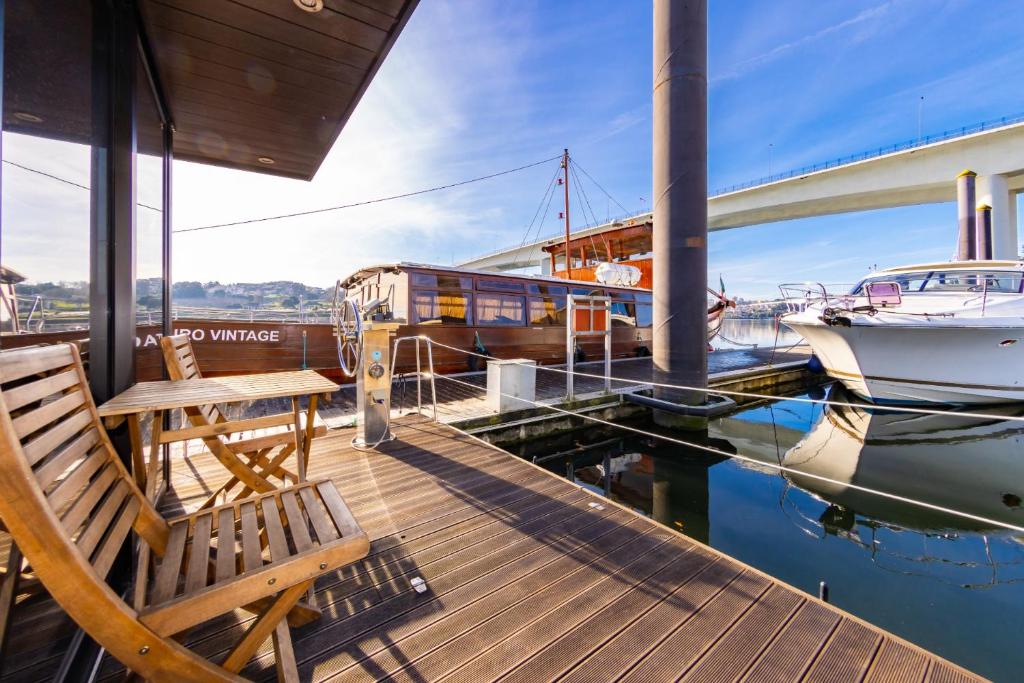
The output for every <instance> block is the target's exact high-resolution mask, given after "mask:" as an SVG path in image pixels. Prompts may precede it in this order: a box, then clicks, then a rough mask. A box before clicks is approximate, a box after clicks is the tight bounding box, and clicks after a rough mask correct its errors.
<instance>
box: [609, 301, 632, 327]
mask: <svg viewBox="0 0 1024 683" xmlns="http://www.w3.org/2000/svg"><path fill="white" fill-rule="evenodd" d="M617 325H618V326H621V325H628V326H629V327H636V304H632V303H625V302H621V301H613V302H612V326H613V327H614V326H617Z"/></svg>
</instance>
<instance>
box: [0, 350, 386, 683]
mask: <svg viewBox="0 0 1024 683" xmlns="http://www.w3.org/2000/svg"><path fill="white" fill-rule="evenodd" d="M0 518H2V519H3V522H4V525H5V526H6V527H7V529H8V530H9V532H10V534H11V536H12V537H13V540H14V541H15V542H16V543H17V545H18V547H19V548H20V549H21V551H22V552H23V553H24V555H25V557H26V558H27V560H28V562H29V564H30V565H31V567H32V569H33V571H34V572H35V575H36V576H37V577H38V579H39V581H40V582H41V583H42V585H43V586H44V587H45V588H46V590H47V591H49V593H50V594H51V595H52V596H53V597H54V599H55V600H56V601H57V602H58V603H59V604H60V605H61V607H62V608H63V609H64V610H65V611H67V613H68V614H69V615H70V616H71V618H72V619H74V620H75V621H76V622H77V623H78V624H79V626H81V627H82V629H83V630H84V631H85V632H86V633H88V634H89V635H90V636H91V637H92V638H93V639H95V640H96V641H97V642H98V643H100V645H102V646H103V647H104V648H106V650H107V651H108V652H110V653H111V655H113V656H114V657H115V658H117V659H118V660H119V661H121V662H122V663H123V664H125V665H126V666H127V667H129V668H130V669H131V670H132V671H134V672H136V673H138V674H140V675H142V676H143V677H145V678H147V679H152V680H176V681H178V680H189V681H210V680H223V681H228V680H231V681H237V680H241V679H240V678H239V677H238V676H237V673H238V672H239V671H240V670H241V669H242V667H243V666H244V665H245V664H246V662H247V661H248V660H249V659H250V658H251V657H252V655H253V654H254V653H255V652H256V650H257V649H258V648H259V646H260V645H261V644H262V643H263V642H264V641H265V640H266V639H267V638H268V637H272V638H273V641H274V650H275V654H276V656H277V670H278V677H279V678H280V679H281V680H295V679H296V677H297V673H296V667H295V657H294V653H293V652H292V646H291V637H290V632H289V628H288V619H287V617H288V616H289V614H290V613H292V611H293V608H295V606H296V604H297V603H298V601H299V599H300V598H301V597H302V595H303V594H304V593H306V591H307V590H308V589H309V588H310V587H311V586H312V583H313V581H314V580H315V579H316V578H317V577H318V576H321V575H323V574H325V573H327V572H331V571H333V570H336V569H338V568H340V567H342V566H344V565H346V564H349V563H351V562H353V561H355V560H358V559H360V558H362V557H364V556H365V555H366V554H367V552H368V551H369V541H368V539H367V537H366V534H365V533H363V531H362V530H361V529H360V528H359V525H358V524H357V523H356V521H355V520H354V519H353V517H352V515H351V513H350V512H349V510H348V508H347V506H346V505H345V502H344V500H343V499H342V497H341V495H340V494H339V493H338V492H337V490H336V489H335V487H334V485H333V484H332V483H331V482H329V481H326V480H324V481H311V482H307V483H302V484H299V485H297V486H292V487H288V488H281V489H277V490H274V491H271V492H269V493H264V494H260V495H256V496H252V497H250V498H247V499H243V500H236V501H234V502H232V503H229V504H227V505H221V506H217V507H213V508H210V509H205V510H201V511H199V512H196V513H193V514H190V515H185V516H181V517H177V518H173V519H164V518H163V517H162V516H161V515H160V514H159V513H158V512H157V510H156V509H155V508H154V507H153V505H152V504H151V503H150V501H149V500H148V499H147V498H146V496H145V495H144V494H143V492H142V491H141V490H140V489H139V488H138V486H137V485H136V483H135V481H134V480H133V478H132V477H131V476H130V475H129V473H128V471H127V470H126V469H125V467H124V465H123V464H122V462H121V460H120V458H119V457H118V455H117V453H116V452H115V450H114V447H113V445H112V444H111V442H110V439H109V438H108V436H107V433H106V431H105V430H104V429H103V426H102V424H101V422H100V418H99V415H98V413H97V411H96V406H95V404H94V402H93V400H92V396H91V394H90V393H89V389H88V386H87V384H86V379H85V373H84V371H83V369H82V364H81V361H80V359H79V356H78V352H77V350H76V349H75V348H74V346H72V345H70V344H66V345H57V346H52V347H44V348H32V349H16V350H11V351H2V352H0ZM132 531H134V532H135V533H136V534H137V536H138V541H139V548H138V555H137V557H138V564H137V574H136V577H135V583H134V589H133V592H132V595H133V598H132V602H131V604H129V603H128V602H127V601H126V600H125V599H123V598H122V597H121V596H119V595H118V594H117V593H115V592H114V591H113V590H112V589H111V588H110V587H109V586H108V585H107V583H106V581H105V577H106V576H107V574H108V572H109V571H110V570H111V568H112V567H113V565H114V562H115V559H116V558H117V556H118V554H119V552H120V549H121V548H122V546H123V545H124V543H125V542H126V541H127V540H128V539H129V534H130V533H131V532H132ZM264 536H265V539H266V540H265V542H264V541H263V540H262V539H263V537H264ZM237 608H243V609H246V610H249V611H252V612H255V613H257V614H258V617H257V618H256V619H255V620H253V623H252V624H251V626H250V627H249V628H248V630H247V631H246V632H245V633H244V635H243V636H242V637H241V639H240V640H239V641H238V643H236V644H235V646H234V648H233V649H232V650H231V652H230V653H229V654H228V656H227V657H226V658H225V659H224V661H222V662H220V663H214V662H211V661H209V660H207V659H204V658H203V657H201V656H199V655H198V654H196V653H194V652H193V651H191V650H189V649H187V648H185V647H184V646H183V645H182V644H181V643H180V642H179V641H180V640H182V639H183V634H184V633H185V632H186V631H187V630H189V629H190V628H192V627H193V626H196V625H198V624H200V623H202V622H205V621H208V620H210V619H212V618H214V617H217V616H220V615H223V614H227V613H229V612H232V611H233V610H235V609H237Z"/></svg>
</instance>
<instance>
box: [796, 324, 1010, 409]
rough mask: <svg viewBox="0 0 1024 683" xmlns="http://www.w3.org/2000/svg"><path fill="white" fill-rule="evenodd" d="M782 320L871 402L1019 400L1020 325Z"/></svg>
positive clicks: (826, 365)
mask: <svg viewBox="0 0 1024 683" xmlns="http://www.w3.org/2000/svg"><path fill="white" fill-rule="evenodd" d="M802 317H804V318H806V317H807V316H802ZM782 322H784V323H785V324H786V325H787V326H788V327H790V328H791V329H793V330H794V331H795V332H797V333H798V334H800V335H801V336H803V338H804V339H805V340H807V343H808V344H810V345H811V347H812V348H813V349H814V353H815V354H816V355H817V356H818V358H819V360H821V363H822V365H823V366H824V368H825V372H827V373H828V375H829V376H831V377H834V378H836V379H837V380H839V381H840V382H842V383H843V384H844V385H845V386H846V387H847V388H848V389H849V390H850V391H852V392H854V393H855V394H857V395H859V396H861V397H863V398H866V399H869V400H871V401H874V402H878V403H945V404H985V403H1005V402H1011V401H1024V338H1022V337H1024V328H1021V327H1020V326H1017V327H1010V326H982V325H964V326H956V325H930V326H923V325H922V326H911V325H871V324H866V325H858V324H856V322H855V323H854V324H853V325H851V326H849V327H845V326H842V325H826V324H825V323H822V322H820V321H818V320H814V321H813V322H812V321H809V320H806V319H804V320H799V319H798V320H787V319H786V317H783V319H782Z"/></svg>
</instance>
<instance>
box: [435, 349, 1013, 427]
mask: <svg viewBox="0 0 1024 683" xmlns="http://www.w3.org/2000/svg"><path fill="white" fill-rule="evenodd" d="M423 339H424V340H426V341H428V342H429V343H431V344H434V345H435V346H440V347H442V348H446V349H449V350H451V351H458V352H460V353H464V354H467V355H470V356H477V357H478V358H483V359H485V360H502V361H504V362H506V363H509V362H510V361H514V360H516V359H502V358H498V357H496V356H488V355H486V354H482V353H476V352H474V351H467V350H465V349H460V348H458V347H455V346H450V345H448V344H444V343H442V342H439V341H434V340H432V339H431V338H430V337H427V336H423ZM512 364H513V365H522V366H526V367H536V368H537V369H538V370H546V371H548V372H557V373H560V374H563V375H567V374H569V371H568V370H566V369H564V368H553V367H550V366H547V365H530V364H528V363H514V362H513V363H512ZM572 374H573V375H574V376H577V377H587V378H590V379H599V380H602V381H604V380H605V379H606V378H605V376H604V375H595V374H593V373H587V372H580V371H579V370H573V371H572ZM441 376H442V375H438V377H441ZM607 379H610V380H611V381H613V382H622V383H625V384H628V385H632V386H635V385H638V384H643V385H646V386H652V387H659V388H665V389H678V390H680V391H694V392H701V393H705V394H714V395H716V396H739V397H741V398H752V399H758V400H766V401H789V402H791V403H809V404H813V405H828V406H838V407H842V408H857V409H860V410H884V411H886V412H896V413H911V414H915V415H951V416H956V417H966V418H971V419H980V420H1004V421H1008V422H1024V415H993V414H992V413H975V412H967V411H960V410H939V409H936V408H915V407H911V406H896V405H892V406H890V405H884V406H882V405H874V404H870V403H856V402H853V401H832V400H829V399H825V398H804V397H802V396H773V395H771V394H758V393H755V392H751V391H734V390H730V389H716V388H713V387H692V386H686V385H684V384H666V383H664V382H655V381H651V380H644V379H635V378H634V379H630V378H622V377H609V378H607Z"/></svg>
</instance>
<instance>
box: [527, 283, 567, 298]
mask: <svg viewBox="0 0 1024 683" xmlns="http://www.w3.org/2000/svg"><path fill="white" fill-rule="evenodd" d="M526 291H527V292H529V293H530V294H539V295H542V296H565V295H566V293H567V292H568V291H569V289H568V288H567V287H562V286H561V285H546V284H538V283H534V282H531V283H529V284H527V285H526Z"/></svg>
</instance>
